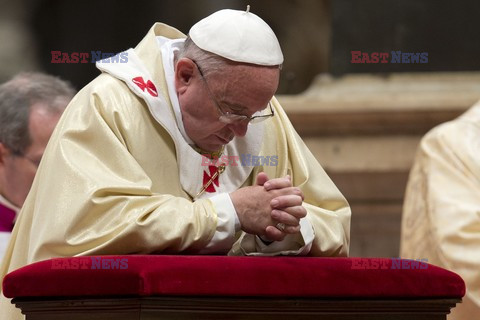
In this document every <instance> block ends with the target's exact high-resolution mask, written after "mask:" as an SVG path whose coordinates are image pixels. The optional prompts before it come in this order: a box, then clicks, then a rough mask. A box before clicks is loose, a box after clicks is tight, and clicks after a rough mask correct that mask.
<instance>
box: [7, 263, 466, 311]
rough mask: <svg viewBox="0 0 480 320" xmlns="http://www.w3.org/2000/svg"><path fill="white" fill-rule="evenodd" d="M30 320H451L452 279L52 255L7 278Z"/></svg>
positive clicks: (363, 266)
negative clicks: (52, 257) (57, 256)
mask: <svg viewBox="0 0 480 320" xmlns="http://www.w3.org/2000/svg"><path fill="white" fill-rule="evenodd" d="M3 293H4V295H5V296H7V297H9V298H13V300H12V303H14V304H15V305H16V307H17V308H20V309H21V311H22V312H23V313H24V314H25V315H26V319H27V320H42V319H48V320H57V319H68V320H83V319H85V320H86V319H89V320H90V319H120V320H122V319H272V320H273V319H275V320H279V319H330V320H338V319H356V320H357V319H360V320H363V319H365V320H366V319H369V320H375V319H389V320H399V319H422V320H434V319H446V315H447V314H448V313H449V312H450V309H451V308H453V307H455V304H456V303H459V302H461V298H462V297H463V295H464V294H465V284H464V282H463V280H462V279H461V278H460V277H459V276H458V275H457V274H455V273H453V272H451V271H448V270H445V269H442V268H439V267H436V266H434V265H430V264H426V263H424V262H422V263H418V262H415V261H409V260H404V261H402V260H399V259H388V258H312V257H226V256H168V255H125V256H95V257H93V256H91V257H90V256H89V257H74V258H55V259H51V260H45V261H40V262H36V263H33V264H30V265H27V266H25V267H23V268H20V269H18V270H15V271H13V272H10V273H9V274H8V275H7V276H6V277H5V278H4V281H3Z"/></svg>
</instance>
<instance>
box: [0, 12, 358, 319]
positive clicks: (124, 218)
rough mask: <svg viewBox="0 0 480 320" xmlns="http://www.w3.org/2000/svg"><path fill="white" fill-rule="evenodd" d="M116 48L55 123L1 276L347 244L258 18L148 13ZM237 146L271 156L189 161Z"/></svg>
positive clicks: (240, 152)
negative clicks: (177, 22)
mask: <svg viewBox="0 0 480 320" xmlns="http://www.w3.org/2000/svg"><path fill="white" fill-rule="evenodd" d="M120 55H122V56H127V57H128V61H127V62H125V63H111V62H112V61H115V59H109V60H108V61H100V62H97V67H98V68H99V69H100V70H101V71H102V74H101V75H100V76H98V77H97V78H96V79H94V80H93V81H92V82H91V83H90V84H88V85H87V86H86V87H85V88H83V89H82V90H81V91H80V92H79V93H78V94H77V95H76V97H75V98H74V99H73V100H72V102H71V103H70V105H69V106H68V107H67V109H66V111H65V113H64V114H63V116H62V118H61V120H60V122H59V124H58V125H57V127H56V130H55V132H54V134H53V135H52V138H51V140H50V142H49V145H48V147H47V150H46V152H45V154H44V156H43V160H42V163H41V165H40V168H39V170H38V173H37V176H36V178H35V181H34V183H33V186H32V189H31V192H30V194H29V195H28V198H27V200H26V203H25V205H24V207H23V209H22V211H21V213H20V216H19V219H18V221H17V223H16V225H15V228H14V230H13V235H12V240H11V242H10V244H9V248H8V249H7V254H6V258H5V261H4V264H3V266H2V269H1V272H2V276H3V275H5V274H6V273H7V272H10V271H11V270H14V269H17V268H19V267H21V266H24V265H26V264H30V263H32V262H35V261H39V260H43V259H48V258H52V257H65V256H86V255H102V254H158V253H169V254H175V253H185V254H188V253H191V254H229V255H307V254H308V255H314V256H346V255H348V247H349V233H350V214H351V212H350V208H349V206H348V203H347V201H346V200H345V198H344V197H343V196H342V194H341V193H340V192H339V191H338V189H337V188H336V186H335V185H334V184H333V182H332V181H331V180H330V178H329V177H328V176H327V175H326V173H325V172H324V170H323V169H322V167H321V166H320V165H319V164H318V162H317V161H316V159H315V158H314V157H313V155H312V154H311V152H310V151H309V150H308V148H307V147H306V146H305V144H304V143H303V141H302V140H301V139H300V137H299V136H298V134H297V133H296V132H295V130H294V128H293V127H292V124H291V123H290V121H289V120H288V118H287V116H286V114H285V112H284V111H283V109H282V107H281V106H280V104H279V103H278V101H277V100H276V99H275V97H274V93H275V92H276V90H277V87H278V83H279V75H280V70H281V66H282V63H283V55H282V51H281V49H280V45H279V43H278V40H277V38H276V36H275V34H274V33H273V31H272V30H271V28H270V27H269V26H268V25H267V24H266V23H265V22H264V21H263V20H262V19H261V18H259V17H258V16H256V15H255V14H253V13H251V12H249V10H248V9H247V11H236V10H221V11H218V12H216V13H213V14H212V15H210V16H208V17H206V18H205V19H203V20H201V21H200V22H198V23H196V24H195V25H194V26H193V27H192V28H191V29H190V32H189V35H188V36H187V37H186V36H185V35H184V34H182V33H181V32H179V31H178V30H176V29H174V28H172V27H170V26H167V25H165V24H161V23H157V24H155V25H154V26H153V27H152V28H151V30H150V31H149V33H148V34H147V35H146V36H145V38H144V39H143V40H142V41H141V42H140V44H138V46H137V47H136V48H135V49H129V50H127V51H125V52H122V53H120ZM118 61H119V60H118ZM245 155H251V156H257V157H259V158H261V159H266V158H267V157H269V158H271V157H276V159H278V160H277V161H274V162H273V163H272V162H265V163H263V164H262V163H260V164H259V165H257V166H252V165H251V164H250V165H249V163H244V164H242V163H241V162H239V165H237V166H235V165H227V164H225V163H222V162H221V161H220V162H218V161H217V162H214V163H215V165H205V161H202V159H204V157H207V158H211V159H222V157H223V156H225V157H226V159H231V158H235V157H236V158H238V159H241V158H242V157H243V156H245ZM202 163H204V165H202ZM271 164H274V165H271ZM0 308H1V310H2V313H4V312H5V311H4V310H7V309H8V310H10V312H12V316H11V317H10V318H13V312H16V311H15V310H14V308H13V306H10V302H9V301H7V299H5V297H2V304H1V306H0ZM16 314H17V315H18V316H19V312H16ZM2 316H5V314H2ZM10 318H9V319H10Z"/></svg>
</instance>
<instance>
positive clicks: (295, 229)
mask: <svg viewBox="0 0 480 320" xmlns="http://www.w3.org/2000/svg"><path fill="white" fill-rule="evenodd" d="M283 232H284V233H286V234H295V233H299V232H300V225H298V226H285V229H284V230H283Z"/></svg>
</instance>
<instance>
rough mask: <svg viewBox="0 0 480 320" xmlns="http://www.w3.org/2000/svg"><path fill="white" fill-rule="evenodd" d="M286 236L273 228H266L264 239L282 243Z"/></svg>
mask: <svg viewBox="0 0 480 320" xmlns="http://www.w3.org/2000/svg"><path fill="white" fill-rule="evenodd" d="M285 229H287V228H285ZM286 235H287V234H286V233H284V232H282V231H280V230H278V229H277V228H275V227H274V226H268V227H267V228H266V229H265V237H266V238H267V239H270V240H272V241H282V240H283V239H285V236H286Z"/></svg>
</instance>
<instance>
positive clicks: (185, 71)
mask: <svg viewBox="0 0 480 320" xmlns="http://www.w3.org/2000/svg"><path fill="white" fill-rule="evenodd" d="M194 72H195V64H194V63H193V61H192V60H190V59H187V58H182V59H180V60H178V61H177V64H176V66H175V86H176V88H177V93H183V91H185V89H186V88H187V87H188V86H189V85H190V83H191V81H192V78H193V75H194Z"/></svg>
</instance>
